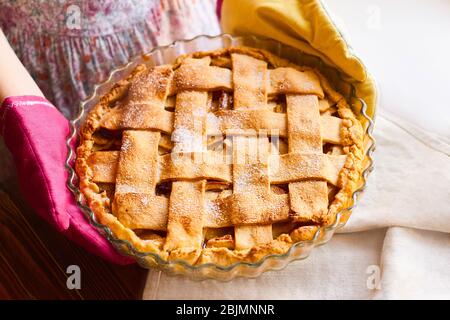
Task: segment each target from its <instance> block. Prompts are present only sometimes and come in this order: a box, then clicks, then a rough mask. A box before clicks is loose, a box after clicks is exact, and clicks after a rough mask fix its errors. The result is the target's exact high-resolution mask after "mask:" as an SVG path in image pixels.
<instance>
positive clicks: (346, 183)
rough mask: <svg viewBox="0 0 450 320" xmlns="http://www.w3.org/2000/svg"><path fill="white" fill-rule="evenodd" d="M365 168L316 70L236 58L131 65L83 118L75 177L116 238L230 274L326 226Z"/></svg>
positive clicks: (194, 57)
mask: <svg viewBox="0 0 450 320" xmlns="http://www.w3.org/2000/svg"><path fill="white" fill-rule="evenodd" d="M362 158H363V154H362V127H361V124H360V122H359V121H358V120H357V119H356V117H355V116H354V114H353V112H352V110H351V108H350V107H349V106H348V104H347V102H346V100H345V99H344V97H343V96H342V95H340V94H339V93H338V92H336V91H335V90H334V89H332V87H331V85H330V84H329V83H328V81H327V80H326V79H325V78H324V77H323V76H322V75H321V74H320V73H319V72H317V71H316V70H314V69H311V68H308V67H301V66H297V65H294V64H292V63H290V62H288V61H286V60H283V59H281V58H279V57H276V56H274V55H272V54H270V53H268V52H266V51H263V50H259V49H250V48H243V47H241V48H229V49H223V50H218V51H214V52H199V53H194V54H190V55H185V56H181V57H179V58H178V59H177V60H176V61H175V62H174V64H173V65H162V66H156V67H147V66H145V65H140V66H138V67H137V68H136V69H135V70H134V72H133V73H132V74H131V75H130V76H129V77H128V78H127V79H125V80H122V81H120V82H118V83H117V84H116V85H115V86H114V87H113V88H112V89H111V91H110V92H109V93H108V94H106V95H105V96H103V97H102V98H101V100H100V102H99V103H98V104H97V105H96V106H95V107H94V108H93V109H92V110H91V111H90V113H89V115H88V117H87V119H86V120H85V123H84V124H83V127H82V131H81V141H80V145H79V147H78V150H77V162H76V170H77V173H78V175H79V178H80V188H81V190H82V192H83V194H84V196H85V198H86V200H87V203H88V205H89V206H90V208H91V209H92V210H93V212H94V214H95V216H96V218H97V220H98V221H99V222H101V223H103V224H105V225H107V226H108V227H110V228H111V230H112V231H113V233H114V234H115V235H116V237H118V238H120V239H124V240H127V241H129V242H131V243H132V244H133V245H134V246H135V247H136V249H138V250H140V251H150V252H154V253H157V254H159V255H160V256H161V257H162V258H163V259H167V260H177V259H181V260H184V261H187V262H188V263H191V264H201V263H207V262H213V263H217V264H220V265H229V264H232V263H234V262H237V261H249V262H255V261H258V260H260V259H261V258H263V257H264V256H266V255H268V254H273V253H277V254H280V253H285V252H286V251H287V250H289V248H290V247H291V245H292V244H293V243H295V242H298V241H302V240H310V239H311V238H312V237H313V236H314V234H315V232H316V230H317V228H318V227H319V226H324V225H329V224H331V223H333V222H334V219H335V216H336V213H337V212H338V211H339V210H341V209H343V208H345V206H346V205H347V204H348V201H349V199H350V197H351V194H352V192H353V191H354V190H355V188H356V184H357V182H358V180H359V178H360V176H361V161H362Z"/></svg>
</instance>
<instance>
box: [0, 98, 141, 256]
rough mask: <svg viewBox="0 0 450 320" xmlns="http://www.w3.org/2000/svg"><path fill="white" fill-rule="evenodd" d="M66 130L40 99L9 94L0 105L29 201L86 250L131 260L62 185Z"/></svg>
mask: <svg viewBox="0 0 450 320" xmlns="http://www.w3.org/2000/svg"><path fill="white" fill-rule="evenodd" d="M68 133H69V122H68V121H67V119H66V118H64V116H63V115H62V114H61V113H60V112H59V111H58V110H57V109H56V108H55V107H54V106H53V105H52V104H51V103H50V102H49V101H47V100H46V99H44V98H40V97H36V96H21V97H9V98H6V99H5V101H4V102H3V104H2V106H1V107H0V134H1V135H2V136H3V138H4V140H5V143H6V145H7V147H8V148H9V150H10V151H11V153H12V155H13V158H14V162H15V164H16V167H17V172H18V175H19V183H20V186H21V190H22V192H23V195H24V197H25V199H26V200H27V202H28V204H29V205H31V207H32V208H33V209H34V210H36V212H37V213H38V214H39V215H40V216H41V217H42V218H44V219H45V220H47V221H48V222H49V223H50V224H51V225H53V226H55V227H56V229H57V230H58V231H59V232H61V233H63V234H64V235H66V236H67V237H68V238H70V239H71V240H73V241H74V242H76V243H78V244H79V245H81V246H82V247H84V248H85V249H86V250H88V251H90V252H92V253H94V254H96V255H98V256H101V257H103V258H104V259H106V260H108V261H110V262H113V263H117V264H130V263H133V262H134V260H132V259H130V258H128V257H125V256H122V255H120V254H119V253H118V252H117V251H116V250H115V249H114V247H113V246H112V245H111V244H110V243H109V242H108V240H106V239H105V238H104V237H102V236H101V235H100V234H99V233H98V232H97V230H96V229H95V228H94V227H93V226H91V225H90V224H89V222H88V220H87V219H86V217H85V216H84V214H83V212H82V211H81V210H80V209H79V208H78V207H77V205H76V203H75V198H74V196H73V194H72V193H71V192H70V191H69V189H68V188H67V187H66V181H67V175H68V173H67V171H66V169H65V168H64V162H65V160H66V155H67V148H66V144H65V140H66V138H67V135H68Z"/></svg>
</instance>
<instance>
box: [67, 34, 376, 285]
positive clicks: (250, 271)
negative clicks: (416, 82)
mask: <svg viewBox="0 0 450 320" xmlns="http://www.w3.org/2000/svg"><path fill="white" fill-rule="evenodd" d="M243 45H244V46H249V47H256V48H262V49H266V50H268V51H270V52H273V53H274V54H276V55H278V56H281V57H284V58H286V59H289V60H290V61H292V62H294V63H297V64H299V65H312V66H315V67H316V68H318V69H320V71H321V72H323V73H325V74H326V76H328V77H329V78H330V77H331V79H338V82H339V83H338V86H339V87H346V88H347V89H345V91H346V92H348V94H347V100H348V101H349V102H350V103H351V105H352V108H353V109H354V112H355V114H356V115H357V116H358V117H359V119H360V120H361V122H362V123H363V125H364V129H365V150H366V155H365V160H364V172H363V175H362V179H361V181H360V184H359V188H358V189H357V190H356V191H355V192H354V193H353V196H352V201H351V203H350V204H349V206H348V207H347V208H346V209H344V210H342V211H341V212H339V213H338V214H337V215H336V219H335V222H334V223H333V224H332V225H329V226H326V227H321V228H319V229H318V230H317V232H316V233H315V235H314V237H313V239H312V240H309V241H300V242H297V243H295V244H293V245H292V247H291V248H290V250H289V251H288V252H286V253H285V254H272V255H268V256H266V257H264V258H263V259H261V260H260V261H258V262H256V263H248V262H238V263H235V264H233V265H230V266H221V265H216V264H211V263H208V264H201V265H195V266H192V265H190V264H187V263H186V262H184V261H181V260H180V261H166V260H164V259H162V258H161V257H160V256H159V255H158V254H155V253H152V252H140V251H138V250H137V249H136V248H134V247H133V245H132V244H131V243H129V242H128V241H124V240H121V239H118V238H117V237H116V236H115V235H114V234H113V233H112V232H111V230H110V229H109V228H108V227H107V226H105V225H102V224H100V223H98V222H97V221H96V218H95V215H94V213H93V212H92V210H91V209H90V208H89V207H88V206H87V205H86V203H85V199H84V198H83V194H82V193H81V192H80V189H79V188H78V180H77V178H78V177H77V175H76V173H75V170H74V166H73V165H74V160H75V156H76V155H75V148H76V141H77V138H78V135H79V129H80V124H81V123H83V120H84V119H85V117H86V115H87V113H88V112H89V110H90V109H91V108H92V107H93V106H95V105H96V104H97V102H98V101H99V99H100V97H101V96H102V95H103V94H105V93H107V92H108V91H109V90H110V88H111V87H112V86H113V85H114V84H115V83H116V82H117V81H119V80H121V79H123V78H126V77H127V76H128V75H129V74H130V73H131V71H132V70H133V69H134V68H135V67H136V66H137V65H138V64H141V63H144V64H146V65H149V66H154V65H160V64H165V63H172V62H173V61H174V60H175V58H176V57H177V56H179V55H181V54H184V53H190V52H195V51H209V50H216V49H220V48H227V47H232V46H243ZM343 79H344V76H343V75H341V73H340V72H339V71H338V70H336V69H334V68H332V67H329V66H326V65H325V64H324V63H323V62H322V61H321V60H320V59H319V58H317V57H313V56H310V55H307V54H305V53H303V52H301V51H299V50H297V49H295V48H292V47H290V46H287V45H284V44H281V43H280V42H277V41H275V40H271V39H265V38H260V37H254V36H246V37H234V36H231V35H228V34H222V35H219V36H215V37H211V36H198V37H195V38H193V39H190V40H180V41H175V42H173V43H172V44H170V45H167V46H162V47H156V48H154V49H153V50H152V51H150V52H148V53H146V54H144V55H142V56H138V57H136V58H135V59H133V60H132V61H130V62H129V63H128V64H126V65H124V66H122V67H120V68H117V69H115V70H113V71H112V72H111V74H110V76H109V78H108V79H107V80H106V81H104V82H103V83H100V84H98V85H96V86H95V88H94V92H93V94H92V95H91V96H90V97H89V98H88V99H86V100H85V101H83V102H82V103H81V104H80V110H79V114H78V116H77V117H76V118H75V119H74V120H72V121H71V122H70V124H71V131H70V134H69V136H68V138H67V141H66V142H67V148H68V155H67V161H66V164H65V167H66V169H67V170H68V172H69V175H68V180H67V187H68V188H69V189H70V191H71V192H72V193H73V194H74V196H75V198H76V201H77V204H78V206H79V207H80V209H81V210H82V211H83V212H84V213H85V214H86V217H87V219H89V221H90V223H91V224H92V225H93V226H94V227H96V228H97V229H98V230H99V232H100V233H101V234H103V235H104V236H105V237H106V238H107V239H108V240H109V241H110V242H111V243H112V244H113V245H114V246H115V247H116V248H117V249H118V250H119V251H120V252H122V253H123V254H125V255H128V256H131V257H133V258H134V259H135V260H136V261H137V262H138V263H139V264H140V265H141V266H142V267H144V268H157V269H160V270H163V271H165V272H167V273H169V274H174V275H184V276H188V277H189V278H191V279H196V280H201V279H208V278H213V279H217V280H221V281H229V280H231V279H232V278H234V277H237V276H241V277H257V276H259V275H260V274H261V273H263V272H264V271H268V270H279V269H282V268H284V267H286V266H287V264H288V263H290V262H291V261H294V260H301V259H305V258H307V257H308V255H309V254H310V252H311V250H312V249H313V248H314V247H315V246H318V245H322V244H325V243H326V242H328V241H329V240H330V239H331V237H332V236H333V234H334V232H335V231H336V230H337V229H338V228H340V227H342V226H343V225H344V224H345V223H346V221H347V220H348V218H349V216H350V214H351V210H352V209H353V208H354V206H355V204H356V201H357V198H358V196H359V195H360V194H361V192H362V191H363V190H364V188H365V187H366V179H367V176H368V174H369V173H370V172H371V171H372V169H373V160H372V152H373V150H374V148H375V141H374V139H373V137H372V130H373V117H374V115H373V114H374V111H373V112H371V114H372V117H370V116H369V115H368V114H367V105H366V104H365V102H364V101H363V100H362V99H360V98H358V97H356V95H355V89H354V87H353V86H352V84H351V83H348V82H345V81H344V80H343ZM335 82H336V81H335ZM343 84H344V86H342V85H343ZM340 89H342V88H340ZM341 91H342V90H341Z"/></svg>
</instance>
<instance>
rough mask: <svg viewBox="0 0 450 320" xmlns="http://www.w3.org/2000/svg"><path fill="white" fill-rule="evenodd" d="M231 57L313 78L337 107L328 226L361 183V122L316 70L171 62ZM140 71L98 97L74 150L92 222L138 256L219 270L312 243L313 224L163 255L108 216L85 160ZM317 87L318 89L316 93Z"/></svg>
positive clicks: (261, 54) (265, 56)
mask: <svg viewBox="0 0 450 320" xmlns="http://www.w3.org/2000/svg"><path fill="white" fill-rule="evenodd" d="M231 53H239V54H242V55H246V56H250V57H253V58H256V59H259V60H263V61H266V62H268V64H269V65H271V66H272V67H274V68H282V67H286V68H293V69H297V70H300V71H306V72H309V73H313V74H314V77H316V78H317V81H318V82H317V85H313V86H312V87H311V93H312V94H315V95H317V96H318V97H319V98H324V97H326V98H327V99H328V100H329V103H330V105H335V106H336V108H337V112H338V114H339V117H340V118H341V119H342V126H341V128H340V135H341V141H342V145H343V152H344V154H345V155H346V159H345V164H344V167H343V169H342V170H341V171H340V172H339V177H338V182H337V186H338V187H339V191H338V192H337V194H336V195H335V197H334V200H333V202H332V203H331V204H329V206H328V212H327V213H326V214H325V215H324V216H323V220H322V221H320V225H329V224H331V223H333V222H334V219H335V216H336V213H337V212H339V211H340V210H342V209H344V208H346V207H348V205H349V202H350V201H351V196H352V193H353V192H354V191H355V189H356V188H357V184H358V182H359V180H360V178H361V172H362V160H363V158H364V153H363V129H362V125H361V123H360V122H359V121H358V120H357V119H356V117H355V115H354V113H353V112H352V110H351V109H350V107H349V105H348V104H347V102H346V100H345V99H344V97H343V96H342V95H341V94H339V93H338V92H336V91H335V90H334V89H333V88H332V87H331V85H330V84H329V82H328V81H327V79H326V78H325V77H324V76H322V75H321V74H320V73H319V72H318V71H317V70H314V69H312V68H309V67H301V66H297V65H294V64H292V63H291V62H289V61H287V60H285V59H282V58H279V57H277V56H275V55H273V54H271V53H269V52H267V51H264V50H261V49H253V48H245V47H238V48H228V49H223V50H217V51H214V52H197V53H193V54H189V55H184V56H181V57H179V58H178V59H177V60H176V61H175V63H174V65H173V69H176V68H178V67H179V66H180V65H181V64H182V63H183V61H185V60H186V59H191V58H195V59H199V58H204V57H210V58H212V59H215V60H214V61H216V63H217V64H219V63H223V64H226V63H228V62H227V59H224V58H223V57H225V56H228V55H229V54H231ZM145 69H146V68H145V67H144V66H138V67H137V68H136V69H135V70H134V71H133V72H132V73H131V74H130V76H128V77H127V79H124V80H122V81H120V82H118V83H117V84H116V85H115V86H114V87H113V88H112V89H111V90H110V92H109V93H107V94H105V95H104V96H103V97H101V99H100V102H99V103H98V104H97V105H96V106H95V107H94V108H93V109H92V110H91V111H90V112H89V114H88V116H87V118H86V120H85V122H84V123H83V126H82V128H81V137H80V143H79V146H78V148H77V159H76V172H77V174H78V177H79V181H80V190H81V192H82V193H83V195H84V197H85V199H86V200H87V204H88V205H89V207H90V208H91V209H92V211H93V212H94V214H95V217H96V219H97V221H98V222H100V223H101V224H104V225H106V226H107V227H109V228H110V229H111V231H112V233H113V234H114V235H115V236H116V237H117V238H119V239H123V240H127V241H129V242H130V243H131V244H132V245H133V246H134V247H135V248H136V249H137V250H138V251H142V252H153V253H156V254H159V255H160V256H161V258H162V259H168V260H177V259H182V260H185V261H188V262H189V263H192V264H202V263H216V264H219V265H230V264H232V263H235V262H238V261H247V262H256V261H258V260H260V259H261V258H263V257H264V256H266V255H268V254H282V253H285V252H287V251H288V250H289V248H290V247H291V246H292V244H293V243H295V242H298V241H304V240H311V239H312V238H313V236H314V234H315V232H316V231H317V229H318V226H317V225H308V226H300V227H298V228H296V229H295V230H293V231H291V232H290V233H289V234H286V233H283V234H281V235H280V236H278V237H277V238H276V239H274V240H273V241H271V242H269V243H267V244H264V245H257V246H254V247H252V248H250V249H244V250H233V249H232V248H233V243H232V239H230V238H229V237H222V238H217V239H211V240H210V241H209V242H208V245H207V246H206V247H205V248H203V249H200V250H199V249H186V248H180V249H174V250H165V248H164V241H162V240H161V238H160V237H147V238H146V239H143V238H141V237H139V236H137V235H136V233H135V232H134V231H133V230H131V229H129V228H127V227H126V226H124V224H123V223H121V222H120V221H119V219H118V218H117V217H116V216H115V215H113V214H112V212H111V205H112V203H111V201H110V199H109V197H108V196H107V193H106V192H105V191H103V192H100V188H99V185H98V184H97V183H94V182H93V175H94V172H93V170H92V168H91V166H90V165H89V159H90V157H91V156H92V154H93V152H94V149H93V146H94V137H93V135H94V132H96V130H97V129H98V128H99V127H100V123H101V121H102V119H103V117H104V115H105V114H106V113H107V112H108V111H109V110H110V107H111V106H112V105H113V104H114V103H116V102H117V101H119V100H121V99H123V98H124V97H125V96H126V94H127V91H128V89H129V87H130V83H131V81H132V79H134V78H136V77H138V76H139V75H140V74H142V72H143V71H144V70H145ZM181 76H182V75H181ZM226 77H227V75H224V78H223V79H225V78H226ZM221 81H222V80H221ZM274 81H275V82H274V83H275V86H276V85H279V81H280V75H277V77H276V79H275V80H274ZM222 82H223V85H224V86H226V85H227V82H226V81H224V80H223V81H222ZM319 87H320V90H319V89H318V88H319ZM322 90H323V91H322ZM257 103H258V102H257ZM321 108H323V109H324V110H325V109H326V106H325V107H324V106H323V105H321Z"/></svg>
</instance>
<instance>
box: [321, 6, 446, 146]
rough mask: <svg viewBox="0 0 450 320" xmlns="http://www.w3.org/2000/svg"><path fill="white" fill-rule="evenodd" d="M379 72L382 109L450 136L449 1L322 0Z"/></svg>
mask: <svg viewBox="0 0 450 320" xmlns="http://www.w3.org/2000/svg"><path fill="white" fill-rule="evenodd" d="M323 3H324V4H325V5H326V7H327V8H328V11H329V13H330V15H332V17H333V19H334V20H335V22H336V24H337V25H338V26H339V28H340V29H341V31H342V32H343V33H344V35H345V37H346V38H347V40H348V42H349V43H350V44H351V46H352V47H353V49H354V51H355V53H356V55H357V56H359V57H360V58H362V59H363V61H364V63H365V64H366V66H367V67H368V69H369V71H370V72H371V73H372V75H373V76H374V77H375V79H376V81H377V83H378V87H379V91H380V103H379V106H380V109H382V110H383V109H384V110H387V111H390V112H391V113H393V114H395V115H397V116H400V117H402V118H404V119H405V120H407V121H410V122H412V123H414V124H416V125H417V126H419V127H422V128H424V129H426V130H428V131H431V132H434V133H438V134H440V135H443V136H444V137H445V138H446V139H448V140H450V0H427V1H425V0H323Z"/></svg>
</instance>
